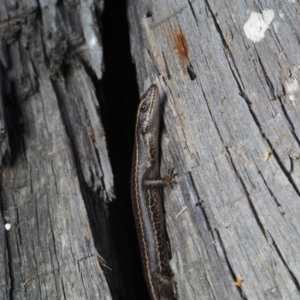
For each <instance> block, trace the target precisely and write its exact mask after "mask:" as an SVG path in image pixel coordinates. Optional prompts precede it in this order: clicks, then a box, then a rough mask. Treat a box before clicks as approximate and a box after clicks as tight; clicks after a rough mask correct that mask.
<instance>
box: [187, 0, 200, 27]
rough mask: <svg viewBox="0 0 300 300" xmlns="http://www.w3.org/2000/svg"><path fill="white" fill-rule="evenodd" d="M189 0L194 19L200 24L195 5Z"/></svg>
mask: <svg viewBox="0 0 300 300" xmlns="http://www.w3.org/2000/svg"><path fill="white" fill-rule="evenodd" d="M188 2H189V6H190V9H191V11H192V14H193V17H194V19H195V21H196V24H197V25H198V20H197V17H196V13H195V10H194V7H193V5H192V2H191V0H188Z"/></svg>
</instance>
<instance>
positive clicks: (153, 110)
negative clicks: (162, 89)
mask: <svg viewBox="0 0 300 300" xmlns="http://www.w3.org/2000/svg"><path fill="white" fill-rule="evenodd" d="M159 105H160V103H159V93H158V87H157V85H156V84H152V85H151V86H150V88H149V89H148V90H147V91H146V93H145V94H144V95H143V96H142V98H141V102H140V104H139V107H138V115H137V126H138V127H139V128H140V130H141V133H142V134H147V133H148V132H153V130H155V129H156V128H157V127H158V122H159V117H160V114H159Z"/></svg>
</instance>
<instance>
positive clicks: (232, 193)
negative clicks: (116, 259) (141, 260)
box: [128, 0, 300, 300]
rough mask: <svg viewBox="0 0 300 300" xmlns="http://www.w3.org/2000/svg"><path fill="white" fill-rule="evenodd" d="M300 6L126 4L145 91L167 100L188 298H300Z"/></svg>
mask: <svg viewBox="0 0 300 300" xmlns="http://www.w3.org/2000/svg"><path fill="white" fill-rule="evenodd" d="M297 5H298V4H297V3H295V2H293V1H290V2H285V3H280V4H279V3H277V2H263V3H262V2H257V1H254V2H253V1H245V2H243V3H241V2H240V1H229V2H228V1H222V0H218V1H197V0H195V1H187V2H183V1H163V2H161V1H156V0H154V1H151V3H150V2H149V1H140V0H139V1H137V0H128V20H129V23H130V39H131V51H132V57H133V59H134V62H135V64H136V70H137V78H138V84H139V87H140V91H141V92H142V91H144V90H146V89H147V88H148V87H149V85H150V84H151V83H153V82H156V83H157V84H158V85H159V86H160V91H161V97H162V98H164V99H165V100H166V104H165V109H164V123H165V129H164V132H163V134H162V168H161V172H162V174H165V173H166V169H169V168H172V167H175V170H176V172H177V174H178V176H177V181H178V184H177V186H176V187H175V188H174V189H166V190H165V209H166V224H167V231H168V234H169V238H170V244H171V249H172V255H173V258H172V260H171V266H172V269H173V271H174V274H175V279H176V281H177V284H178V290H179V296H180V299H222V300H223V299H230V300H232V299H300V295H299V290H300V287H299V281H300V272H299V270H300V251H299V245H300V236H299V230H298V228H299V227H300V226H299V222H300V216H299V212H300V201H299V199H300V197H299V195H300V192H299V190H300V181H299V171H300V168H299V167H300V165H299V153H300V152H299V150H300V149H299V135H300V132H299V130H300V126H299V125H300V124H299V122H300V118H299V105H300V98H299V78H300V77H299V76H300V73H299V65H300V54H299V49H298V48H299V41H298V40H299V29H298V28H299V21H300V19H299V15H298V13H297Z"/></svg>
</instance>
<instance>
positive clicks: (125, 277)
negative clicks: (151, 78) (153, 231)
mask: <svg viewBox="0 0 300 300" xmlns="http://www.w3.org/2000/svg"><path fill="white" fill-rule="evenodd" d="M104 7H105V9H104V12H103V14H102V16H101V19H102V33H103V55H104V65H105V72H104V76H103V80H102V82H101V83H102V88H103V91H104V96H105V97H104V98H105V99H104V100H103V101H105V104H104V103H103V104H104V107H103V105H102V103H101V117H102V120H103V125H104V129H105V133H106V142H107V147H108V151H109V158H110V162H111V165H112V170H113V174H114V186H115V193H116V199H115V200H114V201H112V202H111V203H110V204H109V222H110V231H111V239H112V242H113V244H114V248H115V251H116V253H115V259H116V260H117V264H118V266H117V268H118V270H117V271H118V274H119V275H120V279H121V281H122V287H123V289H124V290H123V293H122V295H121V296H119V298H118V299H130V300H131V299H132V300H134V299H145V300H147V299H150V298H149V294H148V291H147V287H146V283H145V280H144V276H143V273H142V265H141V259H140V252H139V246H138V241H137V235H136V230H135V224H134V218H133V211H132V205H131V198H130V177H131V162H132V152H133V142H134V126H135V114H136V109H137V105H138V102H139V92H138V86H137V79H136V73H135V65H134V64H133V61H132V58H131V53H130V44H129V26H128V20H127V11H126V1H123V0H122V1H105V5H104ZM151 15H152V13H151V12H150V11H148V12H147V16H148V17H150V16H151ZM99 19H100V16H99ZM100 88H101V87H99V90H97V94H98V96H99V95H100V94H101V92H102V90H100ZM102 107H103V108H102Z"/></svg>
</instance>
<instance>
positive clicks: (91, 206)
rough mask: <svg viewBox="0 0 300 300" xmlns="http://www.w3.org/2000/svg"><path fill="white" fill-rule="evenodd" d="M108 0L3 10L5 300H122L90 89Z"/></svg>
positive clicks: (109, 187)
mask: <svg viewBox="0 0 300 300" xmlns="http://www.w3.org/2000/svg"><path fill="white" fill-rule="evenodd" d="M102 10H103V1H95V2H91V1H81V4H80V6H79V4H78V3H77V1H74V2H73V1H67V2H63V3H62V2H61V3H60V4H58V3H56V1H29V0H22V1H18V3H17V2H14V1H5V3H4V2H3V1H2V3H1V5H0V21H1V27H0V37H1V43H0V65H1V69H0V70H1V76H0V87H1V88H0V160H1V163H0V165H1V215H2V222H0V249H1V251H0V266H1V270H2V272H1V274H0V282H1V285H0V295H1V296H0V298H1V299H46V298H49V299H117V298H121V297H122V293H123V290H124V286H123V284H122V282H121V279H120V273H119V271H118V265H117V259H116V256H115V250H114V246H113V243H112V240H111V238H110V228H109V215H108V204H109V203H110V202H111V201H112V200H113V198H114V186H113V174H112V170H111V166H110V162H109V159H108V153H107V148H106V140H105V133H104V129H103V125H102V123H101V118H100V107H99V102H98V99H97V96H96V93H95V88H94V82H93V81H92V80H91V77H92V76H91V74H92V75H93V77H94V78H95V81H97V80H99V79H101V78H102V75H103V72H102V71H103V57H102V55H103V53H102V44H101V38H100V32H99V28H98V23H97V21H98V20H97V18H98V17H99V16H100V15H101V12H102Z"/></svg>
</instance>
